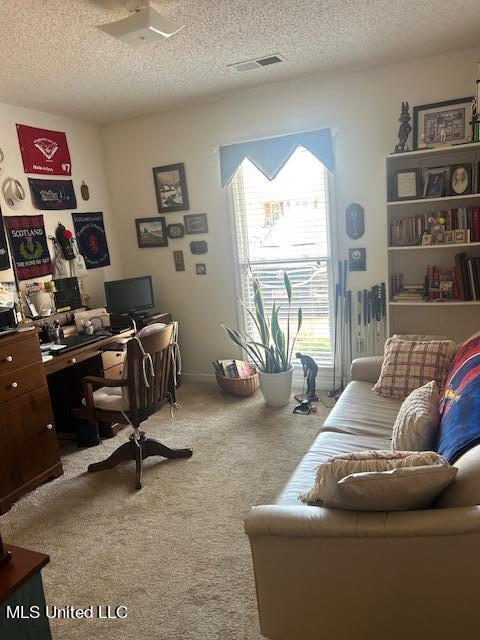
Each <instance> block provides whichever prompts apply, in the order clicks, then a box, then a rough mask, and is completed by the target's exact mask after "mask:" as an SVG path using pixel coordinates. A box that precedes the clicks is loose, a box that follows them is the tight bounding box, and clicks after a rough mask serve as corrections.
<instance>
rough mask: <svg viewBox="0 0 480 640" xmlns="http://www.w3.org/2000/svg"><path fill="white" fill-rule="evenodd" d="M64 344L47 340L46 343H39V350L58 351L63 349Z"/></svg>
mask: <svg viewBox="0 0 480 640" xmlns="http://www.w3.org/2000/svg"><path fill="white" fill-rule="evenodd" d="M66 346H67V345H66V344H55V343H54V342H47V343H46V344H42V345H40V350H41V351H60V349H65V347H66Z"/></svg>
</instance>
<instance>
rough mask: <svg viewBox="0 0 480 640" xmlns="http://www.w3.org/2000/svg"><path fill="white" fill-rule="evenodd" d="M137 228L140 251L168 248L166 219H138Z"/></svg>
mask: <svg viewBox="0 0 480 640" xmlns="http://www.w3.org/2000/svg"><path fill="white" fill-rule="evenodd" d="M135 226H136V228H137V241H138V246H139V247H140V249H147V248H148V247H168V237H167V225H166V223H165V218H137V219H136V220H135Z"/></svg>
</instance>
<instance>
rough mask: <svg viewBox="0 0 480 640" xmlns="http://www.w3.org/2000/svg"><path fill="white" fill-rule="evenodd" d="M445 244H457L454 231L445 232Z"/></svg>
mask: <svg viewBox="0 0 480 640" xmlns="http://www.w3.org/2000/svg"><path fill="white" fill-rule="evenodd" d="M443 242H444V243H445V244H453V243H454V242H455V237H454V233H453V231H445V233H444V234H443Z"/></svg>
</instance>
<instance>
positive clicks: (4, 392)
mask: <svg viewBox="0 0 480 640" xmlns="http://www.w3.org/2000/svg"><path fill="white" fill-rule="evenodd" d="M62 473H63V469H62V464H61V462H60V453H59V447H58V441H57V433H56V431H55V428H54V424H53V415H52V408H51V405H50V397H49V394H48V387H47V380H46V377H45V371H44V366H43V363H42V357H41V353H40V342H39V339H38V334H37V331H36V330H35V329H33V330H31V331H26V332H23V333H17V334H14V335H11V336H6V337H4V338H0V514H1V513H5V511H8V509H10V507H11V506H12V504H13V503H14V502H15V500H16V499H17V498H18V497H19V496H21V495H22V494H24V493H27V492H28V491H31V490H32V489H34V488H35V487H38V486H39V485H40V484H42V483H43V482H45V481H46V480H49V479H50V478H56V477H58V476H60V475H62Z"/></svg>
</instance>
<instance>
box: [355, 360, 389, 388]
mask: <svg viewBox="0 0 480 640" xmlns="http://www.w3.org/2000/svg"><path fill="white" fill-rule="evenodd" d="M382 364H383V356H368V357H366V358H356V359H355V360H353V362H352V364H351V367H350V375H351V377H352V380H359V381H361V382H372V383H375V382H376V381H377V380H378V378H379V377H380V371H381V370H382Z"/></svg>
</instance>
